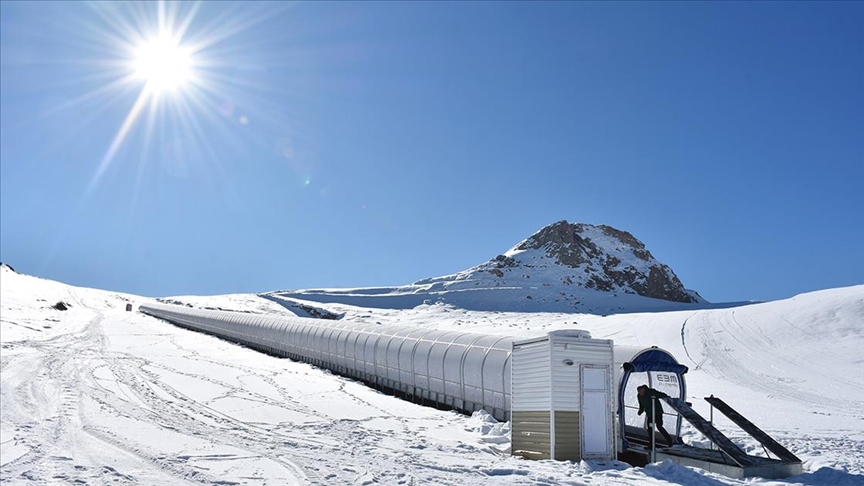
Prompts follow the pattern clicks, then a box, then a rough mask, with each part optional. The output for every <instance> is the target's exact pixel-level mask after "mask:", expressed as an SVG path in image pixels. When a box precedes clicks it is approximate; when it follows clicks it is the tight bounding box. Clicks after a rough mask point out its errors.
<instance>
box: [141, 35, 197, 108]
mask: <svg viewBox="0 0 864 486" xmlns="http://www.w3.org/2000/svg"><path fill="white" fill-rule="evenodd" d="M133 68H134V71H135V76H136V77H137V78H139V79H141V80H143V81H145V82H146V83H147V86H148V89H150V90H151V91H152V92H153V93H155V94H158V93H162V92H164V91H173V90H176V89H182V88H183V86H185V85H186V84H187V83H189V81H190V80H191V79H192V58H191V56H190V53H189V52H188V50H187V49H184V48H183V46H181V45H180V43H179V42H178V41H177V40H176V39H175V38H174V37H173V36H171V35H170V34H167V33H163V34H161V35H159V36H158V37H154V38H152V39H150V40H148V41H146V42H144V43H143V44H141V45H140V46H138V48H137V49H136V51H135V61H134V65H133Z"/></svg>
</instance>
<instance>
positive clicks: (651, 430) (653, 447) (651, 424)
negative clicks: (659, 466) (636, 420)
mask: <svg viewBox="0 0 864 486" xmlns="http://www.w3.org/2000/svg"><path fill="white" fill-rule="evenodd" d="M651 405H652V407H651V416H650V417H648V435H650V436H651V462H652V463H654V462H657V452H656V446H657V444H655V443H654V442H655V438H654V422H655V417H656V414H657V397H651Z"/></svg>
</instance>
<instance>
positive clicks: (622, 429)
mask: <svg viewBox="0 0 864 486" xmlns="http://www.w3.org/2000/svg"><path fill="white" fill-rule="evenodd" d="M646 351H662V352H663V353H665V354H667V355H668V356H669V357H671V358H672V360H673V361H674V362H675V363H676V364H680V363H678V360H677V359H675V357H674V356H672V354H671V353H669V352H668V351H666V350H665V349H661V348H658V347H652V348H646V349H644V350H642V351H640V352H638V353H636V354H635V355H634V356H633V357H632V358H630V360H629V361H627V362H626V363H625V365H626V364H629V363H631V362H632V361H635V359H636V358H637V357H639V356H641V355H642V354H643V353H645V352H646ZM682 366H683V365H682ZM650 371H662V372H664V373H674V374H675V375H676V376H677V377H678V383H679V384H680V386H679V389H680V390H681V393H680V396H679V397H678V398H680V399H681V400H684V401H686V398H687V381H686V380H685V379H684V374H685V373H687V371H688V370H687V367H686V366H684V371H683V372H681V373H679V372H676V371H672V370H669V371H663V370H646V371H645V373H648V383H649V386H651V373H650ZM631 373H633V371H632V370H629V369H626V368H625V369H624V372H623V373H622V374H621V381H620V383H619V384H618V428H619V434H620V436H621V444H622V450H626V449H627V447H628V446H629V442H628V441H627V431H626V426H627V424H626V422H625V420H626V411H625V403H624V391H625V390H626V389H627V383H628V382H629V380H630V374H631ZM639 373H641V372H639ZM681 422H682V417H681V414H678V420H677V423H676V424H675V435H676V436H677V437H681Z"/></svg>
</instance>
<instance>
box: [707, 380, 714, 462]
mask: <svg viewBox="0 0 864 486" xmlns="http://www.w3.org/2000/svg"><path fill="white" fill-rule="evenodd" d="M711 398H714V395H713V394H712V395H711ZM708 423H709V424H711V426H714V404H713V403H712V404H711V412H710V415H709V416H708ZM709 442H711V444H710V445H711V450H712V451H713V450H714V441H709Z"/></svg>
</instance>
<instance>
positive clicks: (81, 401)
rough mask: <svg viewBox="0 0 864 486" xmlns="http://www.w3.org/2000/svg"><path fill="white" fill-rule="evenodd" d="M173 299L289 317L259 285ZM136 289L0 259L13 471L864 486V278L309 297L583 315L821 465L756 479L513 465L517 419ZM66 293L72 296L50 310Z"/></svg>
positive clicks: (549, 325)
mask: <svg viewBox="0 0 864 486" xmlns="http://www.w3.org/2000/svg"><path fill="white" fill-rule="evenodd" d="M174 299H175V300H184V301H192V300H194V301H195V303H196V305H201V306H211V307H220V308H225V309H233V310H239V311H247V312H288V311H289V310H288V309H286V308H284V307H281V306H279V305H278V304H276V303H274V302H271V301H268V300H264V299H261V298H258V297H256V296H252V295H245V296H244V295H234V296H224V297H223V296H213V297H206V298H203V297H202V298H196V297H191V298H190V297H184V298H174ZM129 300H132V301H134V302H136V303H137V302H140V301H143V300H145V299H141V298H137V297H134V296H128V295H122V294H117V293H112V292H104V291H99V290H93V289H83V288H76V287H70V286H66V285H63V284H59V283H56V282H50V281H46V280H42V279H37V278H33V277H29V276H25V275H19V274H16V273H13V272H11V271H10V270H8V269H7V268H5V267H3V268H2V269H0V317H2V322H0V342H2V349H0V370H2V386H0V411H2V414H0V435H2V439H0V476H2V480H3V482H4V483H7V482H8V483H9V484H28V485H38V484H68V483H75V482H78V483H84V482H86V483H88V484H108V483H110V484H187V483H195V484H309V483H312V484H374V483H380V484H459V485H464V484H589V483H590V484H598V485H613V484H614V485H620V484H628V485H637V484H695V485H718V484H720V485H722V484H744V483H746V484H771V485H776V484H807V485H829V484H830V485H832V486H833V485H843V484H850V485H851V484H862V481H864V476H862V474H864V459H862V457H864V416H862V410H864V400H862V398H864V397H862V395H864V380H862V373H861V371H862V370H861V367H862V365H864V356H862V349H864V338H862V329H861V328H862V325H861V323H862V322H864V286H857V287H852V288H846V289H834V290H829V291H824V292H817V293H813V294H805V295H801V296H798V297H796V298H794V299H790V300H787V301H780V302H771V303H765V304H758V305H751V306H747V307H739V308H734V309H714V310H700V311H686V312H670V313H654V314H626V315H615V316H609V317H605V318H604V317H601V316H597V315H585V314H565V313H561V314H556V313H549V312H545V313H538V314H528V313H517V312H510V313H505V312H477V311H469V310H465V309H460V308H455V307H453V306H449V305H421V306H419V307H416V308H412V309H408V310H390V309H374V308H361V307H352V306H345V305H341V304H326V305H322V304H314V305H317V306H320V307H326V308H327V309H329V310H330V311H332V312H333V313H337V314H344V317H343V318H344V319H350V320H357V321H361V320H362V321H366V320H375V321H380V322H385V321H387V322H404V323H408V324H411V325H427V326H435V327H452V328H465V327H471V328H472V330H479V331H487V332H494V333H504V334H521V335H534V334H537V333H540V332H544V331H547V330H550V329H554V328H567V327H579V328H585V329H589V330H590V331H591V332H592V333H593V334H594V335H595V336H596V337H612V338H613V339H615V340H616V343H620V344H643V345H649V344H657V345H660V346H662V347H664V348H666V349H668V350H670V351H671V352H673V353H674V354H675V355H676V356H678V357H679V359H681V360H682V361H683V362H685V363H686V364H688V365H689V366H690V367H691V370H692V371H691V372H690V373H689V374H688V384H689V387H690V395H691V398H692V401H693V402H694V404H696V405H697V407H698V406H699V403H698V402H699V401H701V398H700V397H701V396H704V395H705V394H708V393H714V394H715V395H717V396H720V397H722V398H724V399H725V400H726V401H727V402H728V403H730V404H732V405H733V406H734V407H736V408H738V409H739V410H741V411H742V412H743V413H744V414H745V415H748V416H749V417H750V418H751V419H752V420H754V422H756V423H757V425H759V426H761V427H762V428H763V429H765V430H766V431H768V432H769V433H771V434H773V435H775V436H776V437H777V438H778V439H779V440H780V441H781V442H782V443H784V444H785V445H787V446H788V447H789V448H790V449H791V450H792V451H793V452H794V453H796V454H798V455H799V457H801V458H802V459H804V460H805V461H806V462H805V469H806V470H807V473H806V474H804V475H802V476H798V477H796V478H790V479H789V480H788V481H764V480H748V481H746V482H744V481H734V480H730V479H727V478H723V477H720V476H715V475H709V474H706V473H704V472H701V471H699V470H694V469H689V468H684V467H679V466H675V465H672V464H659V465H653V466H649V467H647V468H644V469H637V468H631V467H628V466H627V465H625V464H621V463H617V462H612V463H580V464H574V463H559V462H531V461H525V460H521V459H516V458H513V457H510V456H509V455H507V454H506V449H507V446H508V438H507V436H506V431H507V428H506V424H495V423H494V422H493V421H491V420H489V419H488V417H482V416H477V417H473V418H471V417H463V416H460V415H457V414H454V413H450V412H442V411H438V410H434V409H429V408H425V407H420V406H417V405H414V404H411V403H408V402H405V401H402V400H399V399H397V398H394V397H389V396H386V395H382V394H380V393H378V392H375V391H374V390H371V389H369V388H366V387H364V386H362V385H360V384H358V383H355V382H352V381H350V380H346V379H343V378H340V377H337V376H333V375H331V374H329V373H326V372H322V371H320V370H316V369H314V368H312V367H310V366H308V365H305V364H299V363H294V362H291V361H289V360H285V359H278V358H273V357H269V356H265V355H262V354H260V353H257V352H254V351H251V350H248V349H245V348H242V347H239V346H236V345H233V344H229V343H227V342H224V341H221V340H219V339H216V338H213V337H211V336H206V335H202V334H199V333H195V332H192V331H188V330H184V329H180V328H177V327H174V326H172V325H169V324H167V323H164V322H162V321H158V320H156V319H152V318H149V317H147V316H143V315H140V314H138V313H130V312H125V311H124V310H123V308H124V306H125V304H126V303H127V301H129ZM58 301H64V302H67V303H69V304H71V307H70V308H69V310H67V311H58V310H54V309H53V308H51V306H52V305H53V304H54V303H56V302H58ZM682 329H683V334H682ZM682 335H683V340H682ZM688 355H689V357H688ZM730 435H732V436H733V438H736V440H741V441H743V440H744V439H743V438H741V437H737V436H736V435H735V434H734V433H733V434H730ZM688 440H691V441H697V440H698V439H697V438H695V437H690V436H688ZM744 445H745V446H746V447H748V448H749V449H751V450H754V449H755V445H753V444H749V445H748V444H747V443H746V442H744ZM754 452H755V451H754Z"/></svg>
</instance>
